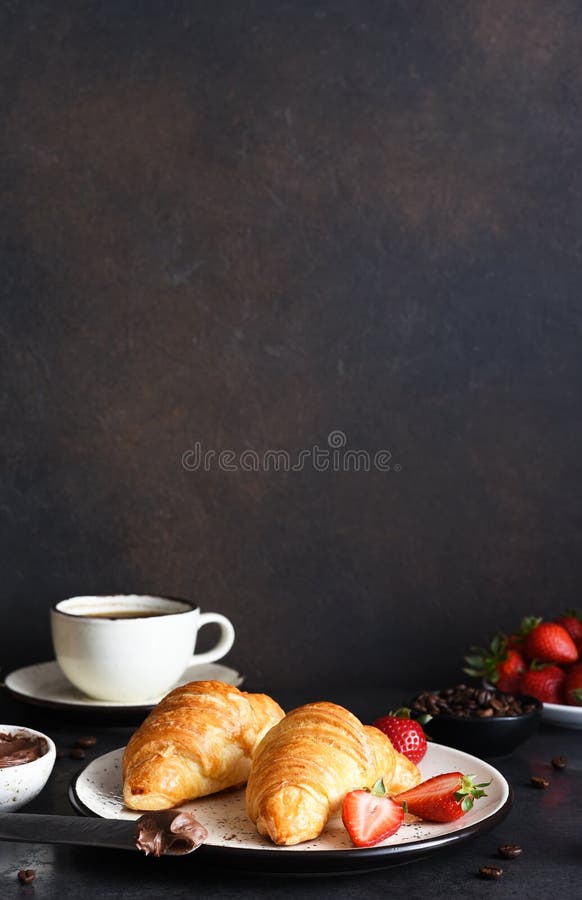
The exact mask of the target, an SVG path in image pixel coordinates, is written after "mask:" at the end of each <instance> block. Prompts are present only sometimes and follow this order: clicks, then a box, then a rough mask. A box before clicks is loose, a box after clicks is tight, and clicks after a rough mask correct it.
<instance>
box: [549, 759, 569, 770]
mask: <svg viewBox="0 0 582 900" xmlns="http://www.w3.org/2000/svg"><path fill="white" fill-rule="evenodd" d="M567 765H568V759H567V757H565V756H554V758H553V759H552V766H553V768H554V769H565V768H566V766H567Z"/></svg>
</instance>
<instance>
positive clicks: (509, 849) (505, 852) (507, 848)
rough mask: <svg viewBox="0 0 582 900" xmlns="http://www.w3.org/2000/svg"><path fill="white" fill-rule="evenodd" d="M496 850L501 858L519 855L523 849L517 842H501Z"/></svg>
mask: <svg viewBox="0 0 582 900" xmlns="http://www.w3.org/2000/svg"><path fill="white" fill-rule="evenodd" d="M497 852H498V853H499V856H501V857H503V859H515V858H516V857H517V856H521V854H522V853H523V850H522V849H521V847H520V846H519V845H518V844H502V845H501V847H498V848H497Z"/></svg>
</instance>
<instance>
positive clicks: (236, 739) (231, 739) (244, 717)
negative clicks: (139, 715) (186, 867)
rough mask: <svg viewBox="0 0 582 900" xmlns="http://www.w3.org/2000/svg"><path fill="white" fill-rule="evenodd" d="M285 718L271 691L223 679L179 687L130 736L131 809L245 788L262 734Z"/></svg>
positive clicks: (127, 794)
mask: <svg viewBox="0 0 582 900" xmlns="http://www.w3.org/2000/svg"><path fill="white" fill-rule="evenodd" d="M283 715H284V712H283V710H282V709H281V707H280V706H279V704H278V703H276V702H275V700H273V699H272V698H271V697H269V696H267V695H266V694H248V693H245V692H244V691H239V690H238V688H236V687H233V686H232V685H229V684H224V683H223V682H221V681H192V682H190V683H189V684H185V685H183V686H182V687H178V688H175V689H174V690H173V691H171V692H170V693H169V694H168V695H167V696H166V697H164V699H163V700H161V701H160V702H159V703H158V704H157V706H155V707H154V708H153V710H152V711H151V712H150V714H149V715H148V717H147V719H145V720H144V722H143V723H142V724H141V725H140V727H139V728H138V729H137V731H136V732H135V733H134V734H133V735H132V737H131V738H130V740H129V743H128V745H127V747H126V748H125V751H124V754H123V761H122V774H123V799H124V802H125V804H126V806H128V807H130V809H143V810H154V809H168V808H169V807H171V806H176V805H177V804H179V803H183V802H185V801H187V800H194V799H196V798H197V797H204V796H206V795H207V794H213V793H214V792H216V791H222V790H224V789H225V788H229V787H235V786H241V785H243V784H244V783H245V782H246V780H247V777H248V774H249V770H250V766H251V756H252V754H253V751H254V749H255V747H256V746H257V744H258V743H259V741H260V740H261V738H262V737H263V735H264V734H265V732H267V731H268V730H269V728H271V727H272V726H273V725H274V724H275V723H276V722H278V721H279V719H281V718H282V717H283Z"/></svg>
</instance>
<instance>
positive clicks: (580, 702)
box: [564, 663, 582, 706]
mask: <svg viewBox="0 0 582 900" xmlns="http://www.w3.org/2000/svg"><path fill="white" fill-rule="evenodd" d="M564 701H565V702H566V703H567V704H568V706H582V663H578V664H577V665H575V666H572V668H571V669H570V671H569V672H568V674H567V675H566V680H565V681H564Z"/></svg>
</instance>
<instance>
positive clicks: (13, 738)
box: [0, 725, 56, 812]
mask: <svg viewBox="0 0 582 900" xmlns="http://www.w3.org/2000/svg"><path fill="white" fill-rule="evenodd" d="M55 758H56V747H55V745H54V742H53V741H52V740H51V738H50V737H48V736H47V735H46V734H43V733H42V732H41V731H35V730H34V729H33V728H25V727H24V726H22V725H0V811H2V812H12V811H14V810H16V809H20V808H21V807H22V806H24V805H25V804H26V803H29V802H30V801H31V800H33V799H34V798H35V797H36V796H37V795H38V794H40V792H41V791H42V789H43V787H44V786H45V784H46V783H47V781H48V778H49V775H50V774H51V772H52V770H53V766H54V764H55Z"/></svg>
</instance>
